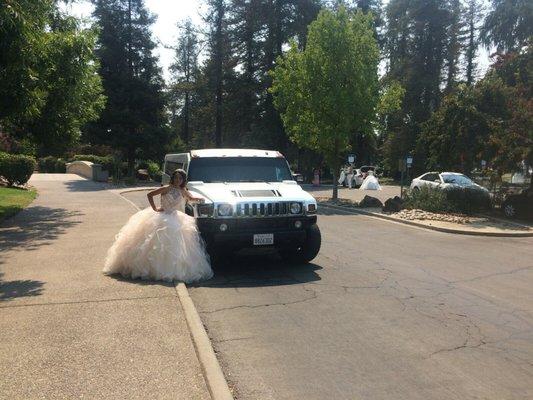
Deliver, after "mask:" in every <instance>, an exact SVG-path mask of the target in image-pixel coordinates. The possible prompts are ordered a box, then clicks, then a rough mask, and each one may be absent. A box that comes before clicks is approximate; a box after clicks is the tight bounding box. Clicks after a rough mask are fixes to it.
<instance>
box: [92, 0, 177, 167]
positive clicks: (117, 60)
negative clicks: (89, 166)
mask: <svg viewBox="0 0 533 400" xmlns="http://www.w3.org/2000/svg"><path fill="white" fill-rule="evenodd" d="M94 5H95V8H94V12H93V16H94V18H95V19H96V21H97V25H98V27H99V29H100V35H99V37H98V42H97V50H96V55H97V57H98V59H99V70H98V71H99V74H100V76H101V77H102V82H103V87H104V93H105V95H106V97H107V102H106V105H105V108H104V111H103V112H102V114H101V116H100V118H99V119H98V120H97V121H96V122H95V123H92V124H89V125H88V126H87V129H86V131H85V139H86V140H87V141H88V142H90V143H96V144H107V145H110V146H112V147H113V148H114V149H117V150H120V151H121V152H122V154H123V157H124V158H125V159H126V160H127V161H128V163H129V172H130V174H131V173H133V169H134V163H135V159H137V158H151V157H154V158H156V157H157V158H159V157H161V156H162V154H161V153H162V152H163V149H164V144H165V143H166V142H167V141H168V129H167V128H166V120H165V119H166V115H165V110H164V105H165V104H164V100H165V98H164V96H163V92H162V88H163V84H164V82H163V79H162V77H161V70H160V68H159V66H158V65H157V59H156V57H155V56H154V54H153V51H154V49H155V47H156V44H155V42H154V41H153V40H152V37H151V33H150V27H151V25H152V23H153V22H154V20H155V18H154V16H153V15H151V14H150V13H149V12H148V11H147V9H146V7H145V5H144V1H143V0H105V1H104V0H96V1H94Z"/></svg>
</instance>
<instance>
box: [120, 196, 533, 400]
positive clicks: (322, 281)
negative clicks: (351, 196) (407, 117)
mask: <svg viewBox="0 0 533 400" xmlns="http://www.w3.org/2000/svg"><path fill="white" fill-rule="evenodd" d="M127 197H128V198H129V199H130V200H132V201H134V202H135V203H137V204H139V205H140V206H145V205H146V200H145V193H143V192H137V193H131V194H128V195H127ZM319 225H320V228H321V230H322V239H323V244H322V250H321V252H320V254H319V256H318V257H317V258H316V259H315V260H314V262H313V263H312V264H309V265H284V264H282V263H281V262H279V260H277V258H276V256H275V255H271V256H268V255H261V256H249V255H248V256H237V257H235V258H234V259H232V260H229V262H228V264H227V265H226V266H224V267H219V268H218V269H217V270H216V271H215V272H216V276H215V278H214V279H212V280H210V281H208V282H205V283H203V284H200V285H198V286H195V287H192V288H190V292H191V296H192V298H193V300H194V302H195V304H196V306H197V308H198V311H199V312H200V315H201V317H202V320H203V322H204V324H205V325H206V328H207V331H208V333H209V336H210V338H211V340H212V342H213V345H214V348H215V350H216V351H217V353H218V354H217V355H218V357H219V360H220V362H221V364H222V367H223V369H224V372H225V374H226V377H227V379H228V381H229V383H230V385H231V386H232V387H233V388H234V390H235V394H236V398H237V399H372V400H378V399H394V400H397V399H409V400H413V399H423V400H428V399H446V400H450V399H461V400H465V399H498V400H501V399H531V398H533V239H531V238H486V237H466V236H460V235H457V236H456V235H451V234H446V233H440V232H433V231H427V230H423V229H419V228H412V227H408V226H405V225H401V224H397V223H391V222H387V221H382V220H378V219H374V218H372V217H367V216H363V215H341V214H339V213H338V212H333V213H332V212H327V211H325V210H322V212H321V214H320V216H319Z"/></svg>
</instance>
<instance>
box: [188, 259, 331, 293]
mask: <svg viewBox="0 0 533 400" xmlns="http://www.w3.org/2000/svg"><path fill="white" fill-rule="evenodd" d="M321 269H322V267H321V266H320V265H318V264H313V263H310V264H290V263H286V262H284V261H282V260H281V259H280V258H279V256H278V255H277V253H274V252H272V253H267V254H259V255H257V254H256V255H250V254H244V255H243V254H236V255H233V256H229V257H228V259H226V260H225V262H223V263H219V264H216V265H214V266H213V271H214V273H215V276H214V277H213V278H212V279H210V280H209V281H205V282H199V283H197V284H193V285H189V286H191V287H261V286H284V285H296V284H301V283H307V282H314V281H319V280H320V279H321V278H320V275H319V274H318V273H317V271H320V270H321Z"/></svg>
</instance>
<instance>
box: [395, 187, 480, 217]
mask: <svg viewBox="0 0 533 400" xmlns="http://www.w3.org/2000/svg"><path fill="white" fill-rule="evenodd" d="M404 206H405V207H406V208H418V209H421V210H424V211H430V212H459V213H463V214H473V213H475V212H479V211H481V210H485V209H489V208H490V207H491V200H490V196H489V194H488V193H486V192H483V191H481V190H475V189H472V188H465V187H448V188H446V189H437V188H430V187H423V188H422V189H420V190H415V191H411V192H409V193H408V195H407V197H406V199H405V203H404Z"/></svg>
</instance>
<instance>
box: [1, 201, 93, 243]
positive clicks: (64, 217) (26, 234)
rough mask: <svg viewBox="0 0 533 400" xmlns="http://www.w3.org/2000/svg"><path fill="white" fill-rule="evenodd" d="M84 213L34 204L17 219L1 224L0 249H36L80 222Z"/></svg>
mask: <svg viewBox="0 0 533 400" xmlns="http://www.w3.org/2000/svg"><path fill="white" fill-rule="evenodd" d="M81 215H83V213H81V212H79V211H68V210H66V209H64V208H50V207H42V206H33V207H30V208H28V209H26V210H24V211H23V213H22V214H19V215H18V216H17V218H16V220H15V219H10V220H8V221H6V222H5V223H4V224H2V225H0V229H1V230H0V251H1V252H4V251H7V250H11V249H13V248H17V249H23V250H35V249H37V248H39V247H41V246H44V245H48V244H51V242H52V241H53V240H55V239H57V237H58V236H59V235H61V234H62V233H65V231H66V230H67V229H69V228H71V227H73V226H75V225H77V224H79V223H81V221H80V220H76V219H75V218H77V217H80V216H81Z"/></svg>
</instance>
